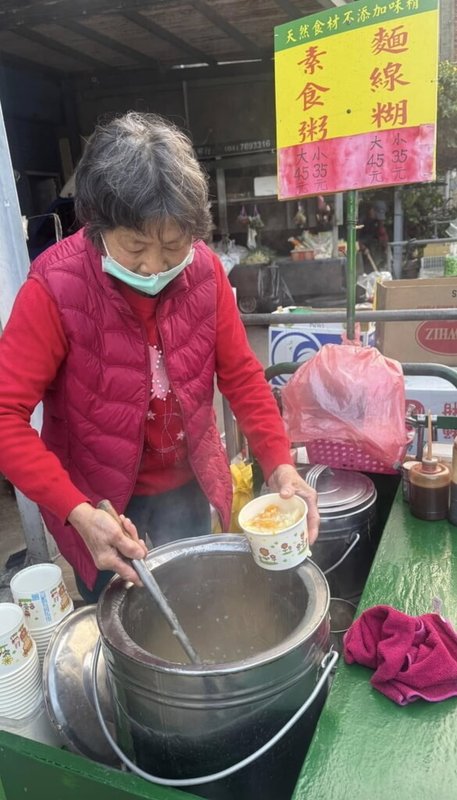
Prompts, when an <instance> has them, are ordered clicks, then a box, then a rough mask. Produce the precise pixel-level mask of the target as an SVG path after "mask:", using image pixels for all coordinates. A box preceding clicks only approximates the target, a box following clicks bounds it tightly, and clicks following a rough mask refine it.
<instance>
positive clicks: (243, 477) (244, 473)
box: [230, 462, 254, 533]
mask: <svg viewBox="0 0 457 800" xmlns="http://www.w3.org/2000/svg"><path fill="white" fill-rule="evenodd" d="M230 472H231V473H232V483H233V502H232V516H231V519H230V533H241V528H240V526H239V525H238V514H239V513H240V511H241V509H242V508H243V507H244V506H245V505H246V503H249V501H250V500H252V499H253V497H254V491H253V481H252V464H244V463H243V462H241V463H239V464H231V466H230Z"/></svg>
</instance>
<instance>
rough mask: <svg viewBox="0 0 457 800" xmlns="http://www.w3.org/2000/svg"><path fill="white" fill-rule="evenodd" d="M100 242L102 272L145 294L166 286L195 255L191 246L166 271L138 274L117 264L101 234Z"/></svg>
mask: <svg viewBox="0 0 457 800" xmlns="http://www.w3.org/2000/svg"><path fill="white" fill-rule="evenodd" d="M102 242H103V245H104V247H105V250H106V256H102V270H103V272H106V273H108V275H112V276H113V278H117V279H118V280H119V281H122V282H123V283H126V284H127V286H131V287H132V289H136V290H137V291H139V292H144V293H145V294H151V295H156V294H159V292H161V291H162V289H164V288H165V286H168V284H169V283H170V282H171V281H172V280H173V279H174V278H176V277H177V276H178V275H179V274H180V273H181V272H182V271H183V270H184V269H185V268H186V267H187V266H188V265H189V264H191V263H192V261H193V259H194V255H195V250H194V248H193V247H191V249H190V251H189V253H188V254H187V256H186V257H185V258H184V259H183V260H182V261H181V263H180V264H177V266H176V267H172V268H171V269H168V270H166V272H157V273H156V274H155V275H138V273H136V272H132V270H131V269H127V268H126V267H123V266H122V264H119V262H118V261H116V260H115V259H114V258H113V257H112V256H110V254H109V253H108V248H107V246H106V244H105V240H104V239H103V236H102Z"/></svg>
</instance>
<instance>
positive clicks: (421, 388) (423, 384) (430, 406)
mask: <svg viewBox="0 0 457 800" xmlns="http://www.w3.org/2000/svg"><path fill="white" fill-rule="evenodd" d="M405 398H406V411H408V406H413V413H414V414H427V412H428V411H431V412H432V414H439V415H440V416H445V417H449V416H452V417H456V416H457V389H456V388H455V387H454V386H452V384H451V383H449V382H448V381H446V380H444V379H443V378H434V377H433V378H431V377H426V376H425V375H424V376H421V375H411V376H410V375H406V376H405ZM456 435H457V431H455V430H452V429H449V430H441V429H438V430H437V442H441V443H447V444H452V442H453V441H454V437H455V436H456ZM416 447H417V444H416V437H415V438H414V440H413V442H412V443H411V444H410V446H409V447H408V453H409V454H412V455H415V454H416Z"/></svg>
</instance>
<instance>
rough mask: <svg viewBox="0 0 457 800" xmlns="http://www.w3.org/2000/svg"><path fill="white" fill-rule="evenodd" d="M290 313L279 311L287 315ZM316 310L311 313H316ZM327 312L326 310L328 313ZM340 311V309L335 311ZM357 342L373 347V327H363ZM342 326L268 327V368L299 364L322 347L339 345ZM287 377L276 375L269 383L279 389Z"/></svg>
mask: <svg viewBox="0 0 457 800" xmlns="http://www.w3.org/2000/svg"><path fill="white" fill-rule="evenodd" d="M289 310H290V309H283V311H289ZM319 310H320V309H317V308H316V309H313V311H319ZM328 310H329V309H326V311H328ZM338 310H339V311H341V309H338ZM363 328H364V330H361V334H360V341H361V342H362V344H364V345H374V342H375V326H374V323H367V324H364V325H363ZM343 333H346V325H345V324H344V323H342V322H309V323H301V324H296V325H295V324H292V325H270V326H269V328H268V357H269V364H280V363H281V362H282V361H293V362H299V363H302V362H304V361H308V359H310V358H312V357H313V356H314V355H315V354H316V353H317V352H318V350H320V349H321V347H323V346H324V344H341V342H342V338H341V336H342V334H343ZM289 378H290V375H279V376H278V377H276V378H273V380H272V381H271V383H272V385H274V386H283V385H284V384H285V383H286V382H287V381H288V379H289Z"/></svg>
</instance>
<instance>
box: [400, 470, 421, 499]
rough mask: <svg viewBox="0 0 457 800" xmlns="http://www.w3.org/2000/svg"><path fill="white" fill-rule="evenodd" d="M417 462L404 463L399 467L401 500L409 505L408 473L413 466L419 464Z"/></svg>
mask: <svg viewBox="0 0 457 800" xmlns="http://www.w3.org/2000/svg"><path fill="white" fill-rule="evenodd" d="M419 463H420V462H419V461H405V462H404V464H402V467H401V489H402V493H403V500H404V501H405V503H409V471H410V469H411V467H413V466H414V464H419Z"/></svg>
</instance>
